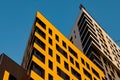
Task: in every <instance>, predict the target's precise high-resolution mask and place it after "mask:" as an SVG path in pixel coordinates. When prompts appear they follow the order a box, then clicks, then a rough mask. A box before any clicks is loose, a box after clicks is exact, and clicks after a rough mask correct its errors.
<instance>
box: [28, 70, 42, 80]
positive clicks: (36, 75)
mask: <svg viewBox="0 0 120 80" xmlns="http://www.w3.org/2000/svg"><path fill="white" fill-rule="evenodd" d="M30 77H31V78H32V79H34V80H44V79H42V78H41V77H40V76H39V75H38V74H36V73H35V72H34V71H33V70H31V74H30Z"/></svg>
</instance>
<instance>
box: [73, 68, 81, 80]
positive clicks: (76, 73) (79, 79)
mask: <svg viewBox="0 0 120 80" xmlns="http://www.w3.org/2000/svg"><path fill="white" fill-rule="evenodd" d="M71 72H72V74H73V75H74V76H75V77H76V78H77V79H78V80H81V75H80V74H79V73H78V72H77V71H76V70H75V69H73V68H72V67H71Z"/></svg>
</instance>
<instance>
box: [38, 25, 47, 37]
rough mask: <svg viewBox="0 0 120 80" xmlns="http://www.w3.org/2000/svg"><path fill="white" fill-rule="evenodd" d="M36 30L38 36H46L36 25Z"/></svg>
mask: <svg viewBox="0 0 120 80" xmlns="http://www.w3.org/2000/svg"><path fill="white" fill-rule="evenodd" d="M36 32H37V33H38V34H39V35H40V36H42V37H43V38H44V39H45V38H46V34H45V33H44V32H43V31H42V30H40V29H38V27H36Z"/></svg>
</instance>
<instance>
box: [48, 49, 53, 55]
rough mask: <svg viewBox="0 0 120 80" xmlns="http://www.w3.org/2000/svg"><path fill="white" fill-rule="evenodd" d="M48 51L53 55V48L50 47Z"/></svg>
mask: <svg viewBox="0 0 120 80" xmlns="http://www.w3.org/2000/svg"><path fill="white" fill-rule="evenodd" d="M48 53H49V55H50V56H53V50H52V49H51V48H49V51H48Z"/></svg>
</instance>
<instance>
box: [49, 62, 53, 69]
mask: <svg viewBox="0 0 120 80" xmlns="http://www.w3.org/2000/svg"><path fill="white" fill-rule="evenodd" d="M48 64H49V68H50V69H52V70H53V62H52V61H50V60H49V61H48Z"/></svg>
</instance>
